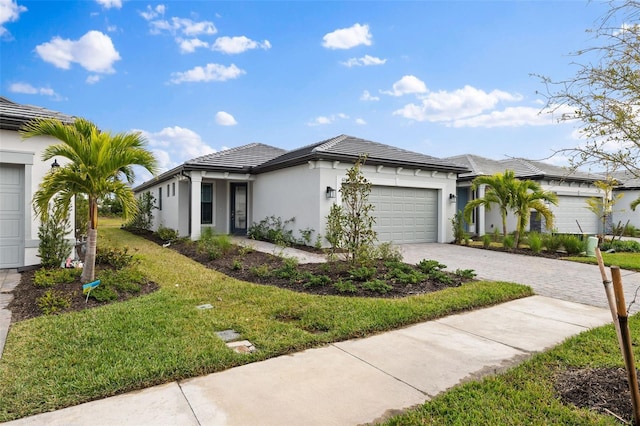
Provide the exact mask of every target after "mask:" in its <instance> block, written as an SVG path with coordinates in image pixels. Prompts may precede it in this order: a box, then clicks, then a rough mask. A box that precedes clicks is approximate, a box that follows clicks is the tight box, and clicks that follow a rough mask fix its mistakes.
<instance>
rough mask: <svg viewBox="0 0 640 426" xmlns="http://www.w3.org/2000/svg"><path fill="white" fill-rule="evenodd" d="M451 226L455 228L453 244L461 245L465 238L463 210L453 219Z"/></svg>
mask: <svg viewBox="0 0 640 426" xmlns="http://www.w3.org/2000/svg"><path fill="white" fill-rule="evenodd" d="M451 226H452V227H453V242H454V243H455V244H460V243H461V242H462V241H463V240H464V238H465V234H466V233H465V231H464V216H463V213H462V210H458V211H457V212H456V214H455V215H454V216H453V217H452V218H451Z"/></svg>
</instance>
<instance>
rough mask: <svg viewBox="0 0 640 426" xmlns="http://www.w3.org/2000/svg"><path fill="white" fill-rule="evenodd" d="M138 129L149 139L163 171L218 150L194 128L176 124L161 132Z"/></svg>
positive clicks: (149, 146)
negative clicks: (208, 143)
mask: <svg viewBox="0 0 640 426" xmlns="http://www.w3.org/2000/svg"><path fill="white" fill-rule="evenodd" d="M134 131H138V132H140V133H141V134H142V136H144V137H145V138H146V139H147V141H148V148H149V149H150V150H151V151H152V152H153V153H154V155H155V156H156V159H157V160H158V165H159V167H160V169H161V171H163V172H164V171H166V170H169V169H172V168H173V167H176V166H178V165H179V164H182V163H184V162H185V161H187V160H191V159H193V158H196V157H200V156H202V155H206V154H211V153H213V152H216V150H215V149H213V148H211V147H210V146H209V145H207V144H206V143H205V142H204V141H203V140H202V138H201V137H200V135H198V134H197V133H196V132H194V131H193V130H190V129H187V128H184V127H179V126H174V127H165V128H164V129H162V130H160V131H159V132H155V133H153V132H147V131H145V130H134Z"/></svg>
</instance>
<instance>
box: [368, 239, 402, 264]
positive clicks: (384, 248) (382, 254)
mask: <svg viewBox="0 0 640 426" xmlns="http://www.w3.org/2000/svg"><path fill="white" fill-rule="evenodd" d="M374 255H375V257H376V258H378V259H380V260H382V261H385V262H386V261H388V260H391V261H393V262H402V251H401V250H400V248H399V247H396V246H394V245H393V243H390V242H386V243H381V244H379V245H378V246H377V247H376V251H375V253H374Z"/></svg>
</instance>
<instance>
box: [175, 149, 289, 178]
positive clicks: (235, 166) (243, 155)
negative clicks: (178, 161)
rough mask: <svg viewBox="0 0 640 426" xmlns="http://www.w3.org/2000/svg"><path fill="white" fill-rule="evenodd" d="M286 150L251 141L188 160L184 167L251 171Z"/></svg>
mask: <svg viewBox="0 0 640 426" xmlns="http://www.w3.org/2000/svg"><path fill="white" fill-rule="evenodd" d="M285 152H286V150H284V149H281V148H276V147H274V146H270V145H265V144H262V143H250V144H248V145H242V146H239V147H236V148H231V149H225V150H222V151H217V152H214V153H212V154H207V155H203V156H202V157H198V158H194V159H192V160H188V161H186V162H185V163H184V167H185V169H207V170H225V171H249V170H251V169H252V168H254V167H256V166H258V165H260V164H262V163H264V162H265V161H269V160H271V159H273V158H276V157H278V156H280V155H282V154H284V153H285Z"/></svg>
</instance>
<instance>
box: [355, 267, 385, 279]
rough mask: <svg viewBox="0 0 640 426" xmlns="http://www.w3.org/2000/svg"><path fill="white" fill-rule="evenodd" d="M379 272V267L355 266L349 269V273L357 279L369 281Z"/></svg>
mask: <svg viewBox="0 0 640 426" xmlns="http://www.w3.org/2000/svg"><path fill="white" fill-rule="evenodd" d="M377 272H378V270H377V268H376V267H374V266H372V267H367V266H361V267H359V268H353V269H351V270H350V271H349V275H350V276H351V278H353V279H354V280H356V281H368V280H370V279H371V278H373V277H374V276H375V275H376V273H377Z"/></svg>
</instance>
